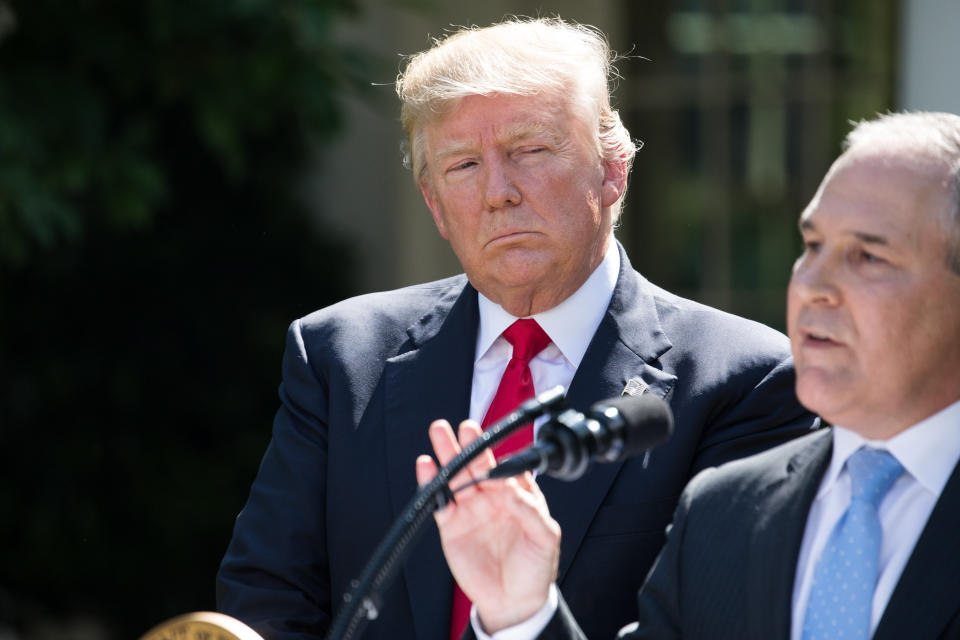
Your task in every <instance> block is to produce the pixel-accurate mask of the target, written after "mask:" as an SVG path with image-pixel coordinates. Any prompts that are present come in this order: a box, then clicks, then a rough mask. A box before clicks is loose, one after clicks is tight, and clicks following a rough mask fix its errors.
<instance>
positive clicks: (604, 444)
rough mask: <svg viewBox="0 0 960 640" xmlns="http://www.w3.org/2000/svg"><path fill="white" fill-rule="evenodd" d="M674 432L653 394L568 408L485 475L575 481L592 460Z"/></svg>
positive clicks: (613, 457) (632, 451)
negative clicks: (526, 473) (527, 444)
mask: <svg viewBox="0 0 960 640" xmlns="http://www.w3.org/2000/svg"><path fill="white" fill-rule="evenodd" d="M672 432H673V413H672V412H671V411H670V406H669V405H668V404H667V403H666V402H664V401H663V400H661V399H660V398H658V397H656V396H652V395H646V394H645V395H642V396H621V397H619V398H612V399H610V400H602V401H600V402H597V403H596V404H594V405H593V406H592V407H590V410H589V411H588V412H587V415H584V414H582V413H580V412H579V411H575V410H573V409H567V410H566V411H564V412H563V413H561V414H560V415H558V416H556V417H554V418H551V419H550V421H548V422H547V423H545V424H544V425H543V426H541V427H540V431H539V432H538V434H537V443H536V444H535V445H533V446H531V447H528V448H526V449H524V450H523V451H521V452H520V453H518V454H516V455H514V456H511V457H509V458H507V459H506V460H504V461H503V462H502V463H500V464H499V465H498V466H496V467H494V468H493V469H491V470H490V473H489V474H487V478H489V479H496V478H509V477H511V476H515V475H518V474H520V473H523V472H524V471H531V470H532V471H536V472H537V473H546V474H547V475H548V476H553V477H554V478H559V479H560V480H576V479H577V478H579V477H580V476H582V475H583V474H584V473H586V471H587V468H588V467H589V466H590V462H591V460H595V461H597V462H619V461H620V460H625V459H626V458H629V457H630V456H634V455H636V454H638V453H640V452H642V451H646V450H648V449H651V448H653V447H654V446H656V445H658V444H660V443H661V442H663V441H664V440H666V439H667V438H668V437H669V436H670V434H671V433H672Z"/></svg>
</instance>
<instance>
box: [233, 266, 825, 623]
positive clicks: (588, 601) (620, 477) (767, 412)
mask: <svg viewBox="0 0 960 640" xmlns="http://www.w3.org/2000/svg"><path fill="white" fill-rule="evenodd" d="M478 318H479V316H478V311H477V293H476V291H475V290H474V289H473V288H472V287H471V286H470V285H469V284H468V283H467V281H466V278H465V277H463V276H458V277H455V278H449V279H446V280H441V281H438V282H434V283H429V284H425V285H418V286H415V287H409V288H406V289H400V290H397V291H390V292H385V293H378V294H371V295H367V296H361V297H358V298H353V299H351V300H347V301H344V302H342V303H339V304H336V305H334V306H332V307H329V308H327V309H323V310H321V311H318V312H316V313H314V314H311V315H309V316H307V317H305V318H303V319H301V320H298V321H296V322H295V323H293V325H292V326H291V328H290V332H289V334H288V340H287V351H286V353H285V355H284V366H283V383H282V385H281V389H280V396H281V399H282V401H283V404H282V406H281V408H280V411H279V412H278V413H277V418H276V420H275V422H274V429H273V439H272V441H271V443H270V446H269V448H268V450H267V452H266V454H265V456H264V459H263V463H262V465H261V468H260V472H259V474H258V476H257V479H256V481H255V482H254V484H253V488H252V489H251V492H250V498H249V500H248V502H247V505H246V506H245V507H244V509H243V511H242V512H241V513H240V515H239V516H238V518H237V523H236V527H235V529H234V535H233V539H232V541H231V543H230V546H229V548H228V550H227V553H226V555H225V557H224V559H223V563H222V565H221V569H220V572H219V574H218V576H217V597H218V607H219V609H220V610H221V611H223V612H225V613H228V614H230V615H233V616H235V617H237V618H239V619H241V620H243V621H244V622H246V623H247V624H249V625H251V626H252V627H254V628H255V629H257V631H259V632H260V633H261V634H262V635H264V636H265V637H267V638H291V639H292V638H298V639H299V638H320V637H323V635H324V634H325V632H326V629H327V627H328V625H329V623H330V617H331V615H333V614H335V612H336V610H337V608H338V607H339V606H340V603H341V602H342V598H343V595H344V593H345V592H348V591H349V589H350V581H351V580H352V579H354V578H356V577H357V576H359V574H360V572H361V571H362V569H363V567H364V565H365V564H366V562H367V560H368V559H369V557H370V555H371V553H372V551H373V550H374V549H375V548H376V546H377V544H378V543H379V542H380V540H381V539H382V537H383V535H384V533H385V532H386V531H387V529H388V528H389V527H390V525H391V523H392V522H393V521H394V519H395V518H396V517H397V516H398V515H399V513H400V512H401V511H402V509H403V507H404V506H405V505H406V503H407V502H408V501H409V499H410V497H411V496H412V495H413V494H414V492H415V491H416V479H415V474H414V460H415V459H416V456H417V455H418V454H421V453H429V452H430V451H431V447H430V442H429V439H428V437H427V425H428V424H429V423H430V422H431V421H432V420H434V419H436V418H441V417H442V418H447V419H449V420H450V421H451V422H453V423H456V422H459V421H460V420H461V419H463V418H464V417H466V416H467V415H468V413H469V406H470V388H471V379H472V376H473V360H474V350H475V342H476V333H477V324H478ZM631 379H636V380H639V381H642V383H643V385H645V386H646V387H647V389H648V392H649V393H654V394H656V395H658V396H660V397H664V398H666V399H668V400H669V402H670V405H671V407H672V409H673V411H674V414H675V423H676V427H675V432H674V435H673V437H672V438H671V440H670V441H669V442H668V443H666V444H665V445H663V446H661V447H659V448H657V449H655V450H654V451H653V452H652V454H651V456H650V459H649V461H648V464H647V465H646V466H644V464H643V460H642V459H634V460H629V461H627V462H624V463H620V464H605V465H597V466H595V467H594V468H593V469H592V470H590V471H589V472H588V473H587V474H586V475H585V476H584V477H583V478H581V479H580V480H579V481H577V482H574V483H563V482H560V481H557V480H554V479H552V478H542V479H541V480H540V484H541V487H542V489H543V491H544V493H545V494H546V496H547V501H548V503H549V506H550V510H551V512H552V513H553V515H554V517H555V518H556V519H557V520H558V521H559V522H560V525H561V526H562V527H563V541H562V548H561V554H560V577H559V584H560V588H561V590H562V591H563V593H564V594H565V596H566V598H567V600H568V602H569V603H570V606H571V608H572V609H573V611H574V612H575V614H576V615H577V616H578V618H579V619H580V621H581V623H582V624H583V626H584V628H585V629H586V630H587V632H588V633H591V634H594V635H595V636H596V637H613V635H614V634H615V633H616V630H617V629H619V628H620V627H622V626H623V625H624V624H627V623H628V622H629V621H630V620H632V619H633V618H634V612H635V604H634V596H633V594H635V593H636V590H637V589H638V588H639V586H640V583H641V582H642V580H643V576H644V575H645V574H646V571H647V569H648V568H649V567H650V565H651V564H652V563H653V560H654V558H655V557H656V555H657V553H658V551H659V550H660V548H661V546H662V545H663V542H664V539H665V534H664V532H665V529H666V525H667V524H668V523H669V521H670V517H671V515H672V513H673V510H674V507H675V506H676V502H677V499H678V498H679V496H680V493H681V492H682V490H683V487H684V486H685V485H686V483H687V481H688V480H689V479H690V478H691V477H692V475H693V474H694V473H696V472H697V471H700V470H701V469H704V468H706V467H709V466H712V465H717V464H720V463H723V462H726V461H728V460H731V459H734V458H738V457H742V456H746V455H750V454H753V453H756V452H758V451H761V450H763V449H766V448H769V447H771V446H773V445H775V444H778V443H780V442H783V441H784V440H787V439H789V438H792V437H795V436H797V435H799V434H802V433H805V432H807V431H808V430H809V429H810V426H811V424H812V422H813V417H812V416H811V415H810V414H808V413H807V412H805V411H804V410H803V409H802V408H801V407H799V405H798V404H797V402H796V399H795V397H794V393H793V382H794V377H793V363H792V360H791V358H790V355H789V348H788V344H787V340H786V338H785V337H784V336H783V335H782V334H780V333H778V332H776V331H773V330H772V329H769V328H768V327H765V326H762V325H759V324H757V323H755V322H750V321H748V320H744V319H742V318H737V317H735V316H732V315H729V314H726V313H722V312H719V311H717V310H715V309H710V308H709V307H705V306H703V305H700V304H697V303H695V302H691V301H689V300H684V299H682V298H679V297H677V296H674V295H672V294H670V293H668V292H666V291H663V290H662V289H660V288H658V287H656V286H654V285H652V284H650V283H649V282H647V281H646V280H645V279H644V278H643V277H642V276H641V275H640V274H638V273H636V272H635V271H634V270H633V269H632V268H631V267H630V263H629V261H628V260H627V257H626V255H625V254H624V253H623V251H622V248H621V271H620V275H619V278H618V281H617V284H616V288H615V290H614V294H613V298H612V300H611V302H610V306H609V307H608V309H607V311H606V313H605V314H604V316H603V319H602V321H601V323H600V326H599V328H598V329H597V332H596V333H595V334H594V336H593V339H592V341H591V342H590V345H589V347H588V349H587V352H586V354H585V355H584V358H583V361H582V362H581V364H580V367H579V368H578V370H577V373H576V376H575V377H574V379H573V382H572V383H571V385H570V389H569V390H568V393H567V400H568V402H569V404H570V405H571V406H573V407H575V408H577V409H579V410H585V409H586V408H588V407H589V406H590V405H591V404H592V403H594V402H596V401H597V400H601V399H604V398H610V397H614V396H618V395H620V393H621V392H622V390H623V389H624V386H625V385H626V384H627V381H628V380H631ZM452 592H453V579H452V577H451V575H450V572H449V570H448V568H447V566H446V563H445V561H444V558H443V554H442V552H441V549H440V543H439V536H438V534H437V531H436V527H430V529H429V530H428V531H427V533H426V534H425V535H424V539H422V540H420V541H419V543H418V544H417V545H416V547H415V548H414V549H413V551H412V554H411V556H410V558H409V559H408V561H407V562H406V563H405V564H404V566H403V569H402V576H401V578H400V579H399V580H397V582H396V584H394V585H393V586H392V588H391V589H389V590H388V592H387V593H386V594H385V598H384V600H385V606H384V607H383V608H382V610H381V613H380V617H379V618H378V619H377V620H376V621H374V622H373V623H371V624H370V626H369V627H367V629H366V632H365V634H364V638H391V639H406V638H411V639H412V638H423V639H426V640H433V639H437V638H439V639H442V638H445V637H446V636H447V635H448V629H449V624H450V610H451V606H452V605H451V602H452Z"/></svg>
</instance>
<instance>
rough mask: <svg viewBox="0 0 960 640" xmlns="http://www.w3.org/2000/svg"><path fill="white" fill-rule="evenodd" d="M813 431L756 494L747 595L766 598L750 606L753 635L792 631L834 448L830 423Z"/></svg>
mask: <svg viewBox="0 0 960 640" xmlns="http://www.w3.org/2000/svg"><path fill="white" fill-rule="evenodd" d="M808 437H809V438H810V439H811V442H810V444H809V445H808V446H805V447H803V448H802V449H801V450H800V451H798V452H797V453H795V454H794V455H793V456H791V457H790V459H789V460H787V462H786V464H785V465H784V466H783V467H782V468H781V470H780V471H777V472H775V474H774V475H773V476H772V477H771V478H770V480H769V481H768V482H765V483H763V484H764V487H763V489H762V493H761V494H760V495H758V496H757V497H756V505H757V511H756V522H755V523H754V524H753V526H752V527H751V532H750V535H751V539H752V540H751V544H750V549H751V553H750V555H749V556H748V557H747V558H746V563H747V592H746V594H745V597H746V598H747V599H748V600H750V601H752V602H762V603H763V604H761V605H757V606H752V607H749V610H748V614H747V615H748V618H747V628H748V630H749V631H750V633H749V634H748V635H749V637H751V638H789V637H790V625H791V609H792V605H793V583H794V578H795V574H796V569H797V556H798V555H799V553H800V544H801V542H802V541H803V533H804V529H805V526H804V523H806V521H807V514H808V513H809V511H810V506H811V505H812V504H813V499H814V498H815V497H816V495H817V489H818V488H819V487H820V480H821V478H822V477H823V474H824V473H825V472H826V469H827V466H828V465H829V463H830V456H831V453H832V451H833V438H832V435H831V432H830V430H829V429H824V430H822V431H821V432H819V433H816V434H813V435H811V436H808Z"/></svg>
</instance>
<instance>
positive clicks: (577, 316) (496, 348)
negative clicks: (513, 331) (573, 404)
mask: <svg viewBox="0 0 960 640" xmlns="http://www.w3.org/2000/svg"><path fill="white" fill-rule="evenodd" d="M619 275H620V252H619V250H618V249H617V243H616V242H614V241H613V238H611V239H610V246H609V247H607V253H606V254H605V255H604V257H603V261H602V262H601V263H600V264H599V265H598V266H597V268H596V269H594V271H593V273H592V274H590V277H589V278H587V280H586V282H584V283H583V284H582V285H581V286H580V288H579V289H577V290H576V291H575V292H574V294H573V295H571V296H570V297H569V298H567V299H566V300H564V301H563V302H561V303H560V304H558V305H557V306H555V307H554V308H552V309H550V310H548V311H544V312H543V313H537V314H534V315H533V316H530V317H532V318H533V319H534V320H536V321H537V323H538V324H539V325H540V327H541V328H542V329H543V330H544V332H546V334H547V335H548V336H550V344H549V345H548V346H547V348H545V349H544V350H543V351H541V352H540V353H539V354H537V355H536V356H535V357H534V358H533V360H531V361H530V375H531V376H532V377H533V388H534V390H535V391H536V392H537V393H542V392H544V391H546V390H547V389H551V388H553V387H555V386H556V385H558V384H560V385H563V388H564V389H568V388H569V387H570V382H571V381H572V380H573V376H574V374H576V372H577V367H579V366H580V362H581V361H582V360H583V354H585V353H586V351H587V347H588V346H589V345H590V341H591V340H592V339H593V334H594V333H596V332H597V327H599V326H600V321H601V320H602V319H603V315H604V314H605V313H606V311H607V307H608V306H610V299H611V298H612V297H613V289H614V287H616V284H617V277H618V276H619ZM478 297H479V304H480V329H479V331H477V350H476V359H475V360H474V363H473V388H472V392H471V396H470V418H471V419H473V420H476V421H477V422H482V421H483V416H484V415H485V414H486V413H487V409H488V408H489V407H490V403H491V402H493V396H494V395H495V394H496V392H497V387H498V386H499V385H500V378H501V377H503V372H504V371H505V370H506V368H507V363H508V362H509V361H510V357H511V356H512V355H513V347H512V346H510V343H509V342H507V340H506V338H504V337H503V336H502V335H500V334H502V333H503V331H504V329H506V328H507V327H509V326H510V325H511V324H513V323H514V321H516V320H517V319H518V318H516V317H515V316H512V315H510V314H509V313H507V312H506V311H505V310H504V309H503V307H501V306H500V305H498V304H496V303H494V302H491V301H490V300H489V299H488V298H486V297H485V296H484V295H483V294H479V296H478ZM545 419H546V418H542V419H538V420H537V421H536V422H534V429H535V430H536V429H537V428H538V427H539V426H540V423H541V422H543V420H545ZM557 602H558V596H557V589H556V586H555V585H551V586H550V594H549V597H548V599H547V603H546V604H545V605H544V606H543V608H541V609H540V611H538V612H537V613H536V614H535V615H534V616H533V617H532V618H530V619H528V620H526V621H524V622H522V623H520V624H519V625H517V626H514V627H510V628H509V629H504V630H502V631H500V632H499V633H495V634H494V635H493V636H492V637H491V636H489V635H487V634H486V633H485V632H484V631H483V628H482V627H481V626H480V621H479V618H478V617H477V608H476V607H472V608H471V610H470V623H471V625H472V626H473V630H474V633H476V635H477V638H478V639H479V640H519V639H521V638H535V637H536V636H537V635H538V634H539V633H540V631H541V630H543V628H544V627H546V626H547V623H548V622H550V618H551V617H553V612H554V611H556V609H557Z"/></svg>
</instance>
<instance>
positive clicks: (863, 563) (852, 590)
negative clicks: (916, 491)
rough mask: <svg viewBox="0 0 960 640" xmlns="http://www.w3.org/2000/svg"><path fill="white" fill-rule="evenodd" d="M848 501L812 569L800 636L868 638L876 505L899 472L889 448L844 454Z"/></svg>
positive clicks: (877, 534)
mask: <svg viewBox="0 0 960 640" xmlns="http://www.w3.org/2000/svg"><path fill="white" fill-rule="evenodd" d="M847 471H848V472H849V474H850V494H851V495H850V506H849V507H847V510H846V511H845V512H844V514H843V515H842V516H841V517H840V520H839V521H838V522H837V525H836V526H835V527H834V528H833V531H832V532H831V533H830V538H829V539H828V540H827V544H826V546H824V548H823V553H821V554H820V561H819V562H818V563H817V567H816V569H815V570H814V573H813V584H812V586H811V587H810V599H809V600H808V601H807V615H806V616H805V617H804V619H803V640H821V639H823V640H826V639H828V638H829V639H830V640H836V639H838V638H842V639H843V640H867V639H868V638H869V637H870V614H871V611H872V609H873V590H874V588H875V587H876V584H877V564H878V559H879V557H880V540H881V538H882V534H883V531H882V529H881V527H880V517H879V516H878V515H877V508H878V507H879V506H880V502H881V501H882V500H883V497H884V496H885V495H886V494H887V491H889V490H890V487H892V486H893V483H894V482H896V480H897V478H899V477H900V475H901V474H902V473H903V467H902V466H900V463H899V462H897V459H896V458H894V457H893V456H892V455H890V453H889V452H887V451H882V450H879V449H866V448H860V449H858V450H857V451H856V452H855V453H854V454H853V455H852V456H850V457H849V458H848V459H847Z"/></svg>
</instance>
